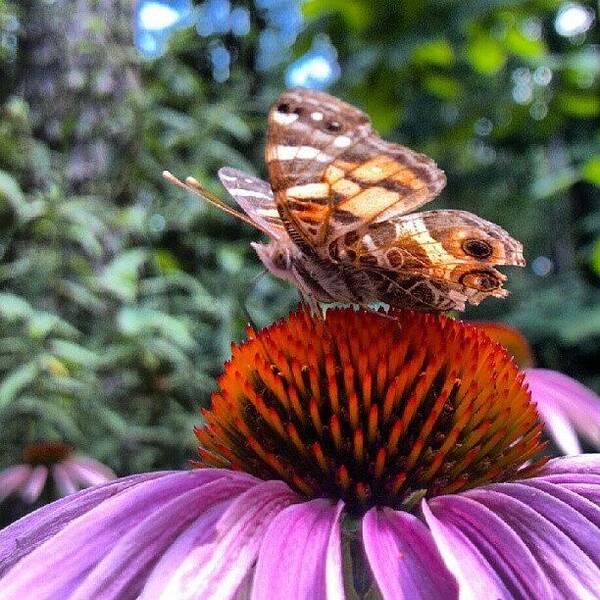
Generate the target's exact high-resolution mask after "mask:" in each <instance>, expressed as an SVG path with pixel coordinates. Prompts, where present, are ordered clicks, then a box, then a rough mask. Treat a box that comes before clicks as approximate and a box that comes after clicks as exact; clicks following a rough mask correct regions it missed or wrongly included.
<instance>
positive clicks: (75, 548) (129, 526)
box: [0, 469, 256, 600]
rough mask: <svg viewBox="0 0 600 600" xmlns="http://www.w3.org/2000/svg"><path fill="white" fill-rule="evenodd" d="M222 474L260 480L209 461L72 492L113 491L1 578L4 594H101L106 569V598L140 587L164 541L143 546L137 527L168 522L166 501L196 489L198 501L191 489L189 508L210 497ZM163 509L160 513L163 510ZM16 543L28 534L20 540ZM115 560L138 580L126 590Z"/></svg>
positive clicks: (241, 485)
mask: <svg viewBox="0 0 600 600" xmlns="http://www.w3.org/2000/svg"><path fill="white" fill-rule="evenodd" d="M130 479H131V478H130ZM216 480H221V481H223V482H228V481H229V482H231V481H233V482H235V484H233V485H234V487H235V485H236V484H237V487H238V489H247V488H248V487H249V486H252V485H256V484H255V481H256V480H254V479H253V478H251V477H249V476H245V475H238V474H233V473H232V472H230V471H223V470H219V469H206V470H197V471H191V472H174V473H166V474H159V475H158V476H157V477H155V478H148V477H140V478H139V479H137V480H134V481H133V482H132V481H127V482H126V487H125V488H124V489H123V488H121V489H119V488H118V487H117V485H118V483H119V480H117V481H115V482H113V483H110V484H106V485H105V486H102V488H91V489H90V490H86V491H84V492H81V493H79V494H76V495H73V496H70V498H77V497H79V498H81V499H82V500H83V501H85V499H86V494H93V493H94V492H95V491H96V490H98V489H104V490H107V491H108V497H107V495H106V494H105V495H104V498H101V499H100V502H99V503H97V504H95V505H93V507H92V509H91V510H89V511H88V512H86V513H84V514H81V516H78V517H77V518H75V519H74V520H73V521H71V522H70V523H68V524H66V525H64V527H63V528H62V529H61V530H60V531H59V532H58V533H56V534H55V535H54V536H52V537H51V538H49V539H47V540H46V541H45V542H44V543H42V544H41V545H38V546H37V547H36V548H35V550H33V551H32V552H30V553H29V554H27V555H26V556H24V557H23V558H22V559H21V560H20V561H19V562H18V563H17V564H16V565H14V566H13V568H12V569H11V570H10V571H9V572H8V573H6V574H5V576H4V578H3V579H2V580H1V581H0V598H11V599H12V598H16V597H19V596H23V597H27V594H28V593H30V594H31V591H32V590H35V597H36V599H37V598H39V599H40V600H42V599H45V598H63V597H64V598H66V597H69V598H78V597H86V598H89V597H98V594H91V596H90V595H86V592H87V590H89V589H94V586H95V582H94V581H93V578H94V577H99V578H100V582H101V583H103V584H104V587H102V590H103V591H102V597H103V598H107V599H108V598H115V597H119V598H121V597H129V596H128V595H127V594H133V595H134V596H135V595H137V594H138V593H139V591H140V589H141V585H142V583H143V580H144V579H145V578H146V577H147V576H148V574H149V571H150V569H151V566H152V564H151V563H152V561H154V562H156V561H157V560H158V559H159V558H160V555H161V554H162V552H161V548H162V546H161V542H160V541H157V540H154V545H153V544H152V543H150V544H149V546H150V548H149V549H148V551H145V550H143V549H142V548H143V547H144V544H145V542H146V538H144V537H138V538H137V545H136V544H135V543H134V539H133V538H132V537H130V535H131V534H130V533H129V532H131V531H132V530H134V529H136V528H137V527H142V528H147V527H148V523H149V522H150V523H151V521H147V519H152V518H153V517H154V518H156V519H158V523H159V524H160V523H162V521H161V520H160V518H161V516H164V514H165V513H164V512H162V513H161V509H163V508H164V507H165V505H168V504H169V503H171V502H173V501H175V500H176V499H177V498H179V497H181V496H182V495H186V493H188V492H191V491H193V492H195V494H196V500H195V502H192V501H190V496H193V494H188V496H187V509H188V510H189V511H191V512H192V513H193V511H194V507H195V506H196V505H197V503H198V504H200V505H201V504H202V498H203V489H204V486H207V485H208V484H210V483H211V482H214V481H216ZM113 487H114V490H113ZM228 494H229V495H230V496H231V495H233V494H232V492H231V490H228ZM207 496H208V497H210V498H212V497H213V495H211V494H210V493H207ZM50 506H51V507H52V506H55V505H50ZM63 507H64V505H62V504H61V506H59V507H58V508H57V510H56V512H55V514H54V516H56V517H57V518H61V516H64V515H62V514H61V513H62V512H63ZM157 512H158V513H160V514H159V515H158V516H157ZM197 514H198V513H196V515H197ZM36 515H37V513H33V515H32V517H33V518H35V516H36ZM52 516H53V515H52V513H50V514H49V513H48V511H45V513H44V517H43V518H44V519H45V520H46V521H51V520H52ZM182 518H183V517H182V515H181V511H180V512H179V513H176V514H175V515H174V516H173V515H171V518H170V519H168V521H169V523H170V524H171V526H172V527H174V528H176V529H177V528H179V527H180V521H181V519H182ZM24 520H25V519H24ZM30 520H33V519H30ZM17 524H18V523H17ZM159 528H160V525H159ZM8 529H10V528H8ZM144 530H145V531H146V529H144ZM3 534H4V532H2V534H0V541H1V536H2V535H3ZM134 537H135V536H134ZM167 537H168V536H167ZM16 543H17V544H20V543H22V542H21V540H16ZM153 552H158V554H153ZM115 565H116V566H117V567H118V570H120V569H124V570H125V573H126V578H127V577H129V578H131V581H128V580H127V579H126V580H125V582H124V583H125V584H128V583H131V585H128V586H127V588H126V589H127V593H126V594H125V595H124V594H123V593H120V592H119V591H118V589H117V588H119V586H120V585H121V584H122V583H123V581H121V579H120V578H116V579H118V581H114V582H112V586H113V587H110V586H109V583H108V582H107V579H110V578H112V577H114V574H115V573H116V572H117V570H115V568H114V567H115ZM123 565H127V567H124V566H123ZM95 569H97V571H95ZM107 572H110V575H109V576H107V575H106V573H107ZM90 578H92V580H90ZM136 585H137V588H136ZM80 589H81V590H83V596H79V590H80ZM105 590H108V591H106V592H105Z"/></svg>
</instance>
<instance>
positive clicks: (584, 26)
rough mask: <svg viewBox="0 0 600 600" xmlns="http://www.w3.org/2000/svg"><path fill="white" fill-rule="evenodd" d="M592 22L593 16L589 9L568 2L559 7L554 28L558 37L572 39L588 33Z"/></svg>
mask: <svg viewBox="0 0 600 600" xmlns="http://www.w3.org/2000/svg"><path fill="white" fill-rule="evenodd" d="M594 21H595V15H594V11H593V10H592V9H591V8H589V7H588V6H583V5H581V4H575V3H571V2H569V3H568V4H564V5H563V6H561V7H560V9H559V11H558V14H557V15H556V20H555V21H554V27H555V29H556V32H557V33H558V34H559V35H562V36H564V37H573V36H577V35H581V34H582V33H585V32H586V31H588V29H589V28H590V27H591V26H592V25H593V24H594Z"/></svg>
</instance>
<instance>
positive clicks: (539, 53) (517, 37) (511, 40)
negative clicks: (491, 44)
mask: <svg viewBox="0 0 600 600" xmlns="http://www.w3.org/2000/svg"><path fill="white" fill-rule="evenodd" d="M504 43H505V46H506V48H507V49H508V50H509V51H510V52H512V53H513V54H516V55H517V56H520V57H521V58H525V59H533V58H536V59H539V58H541V57H543V56H545V55H546V54H547V53H548V49H547V48H546V44H544V42H543V41H542V40H536V39H532V38H530V37H527V36H526V35H524V34H523V33H522V32H521V31H520V30H519V29H516V28H511V29H509V30H508V31H507V33H506V37H505V38H504Z"/></svg>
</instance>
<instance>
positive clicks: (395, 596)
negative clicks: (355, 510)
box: [363, 508, 458, 600]
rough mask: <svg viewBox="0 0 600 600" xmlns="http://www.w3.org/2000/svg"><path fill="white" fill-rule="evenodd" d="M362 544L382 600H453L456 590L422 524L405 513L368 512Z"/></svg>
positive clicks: (373, 509)
mask: <svg viewBox="0 0 600 600" xmlns="http://www.w3.org/2000/svg"><path fill="white" fill-rule="evenodd" d="M363 541H364V545H365V551H366V554H367V559H368V561H369V565H370V566H371V570H372V571H373V574H374V576H375V580H376V582H377V585H378V586H379V590H380V592H381V595H382V596H383V598H384V599H385V600H403V599H405V600H413V599H414V600H419V599H425V598H427V599H431V600H434V599H439V600H446V599H449V598H456V597H457V595H458V588H457V585H456V581H455V580H454V578H453V576H452V575H451V574H450V572H449V571H448V570H447V569H446V567H445V566H444V563H443V562H442V560H441V558H440V555H439V553H438V551H437V548H436V546H435V543H434V541H433V537H432V536H431V533H430V532H429V531H428V530H427V527H425V525H423V523H422V522H421V521H420V520H419V519H417V518H416V517H414V516H413V515H410V514H408V513H405V512H398V511H394V510H391V509H389V508H384V509H382V510H378V509H376V508H372V509H371V510H370V511H369V512H368V513H367V514H366V515H365V516H364V519H363Z"/></svg>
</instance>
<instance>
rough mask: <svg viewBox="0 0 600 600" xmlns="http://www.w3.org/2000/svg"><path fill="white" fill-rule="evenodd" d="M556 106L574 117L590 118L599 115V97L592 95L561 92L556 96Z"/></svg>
mask: <svg viewBox="0 0 600 600" xmlns="http://www.w3.org/2000/svg"><path fill="white" fill-rule="evenodd" d="M558 104H559V106H560V107H561V108H562V109H563V111H564V112H565V113H567V114H569V115H572V116H574V117H582V118H590V117H595V116H596V115H598V114H600V97H598V96H596V95H593V94H583V93H579V94H578V93H572V92H563V93H562V94H559V96H558Z"/></svg>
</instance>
